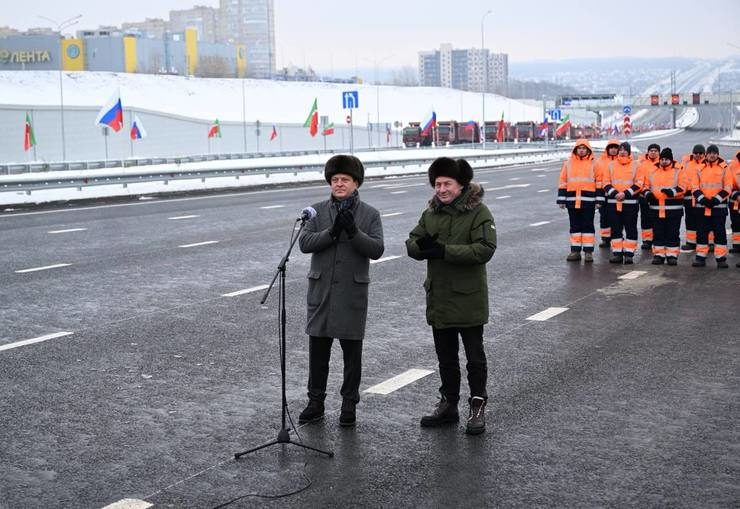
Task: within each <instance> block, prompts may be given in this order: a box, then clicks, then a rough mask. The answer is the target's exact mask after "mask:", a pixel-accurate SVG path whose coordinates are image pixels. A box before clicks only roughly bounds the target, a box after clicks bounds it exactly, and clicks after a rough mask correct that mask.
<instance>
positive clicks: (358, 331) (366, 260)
mask: <svg viewBox="0 0 740 509" xmlns="http://www.w3.org/2000/svg"><path fill="white" fill-rule="evenodd" d="M364 176H365V168H364V167H363V166H362V163H361V162H360V160H359V159H358V158H356V157H354V156H350V155H336V156H334V157H332V158H331V159H329V160H328V161H327V162H326V165H325V167H324V177H325V178H326V181H327V182H328V183H329V185H330V186H331V197H330V198H329V199H328V200H326V201H323V202H320V203H316V204H314V205H313V208H315V209H316V212H317V214H316V217H314V218H313V219H311V220H310V221H308V223H306V227H305V229H304V230H303V233H302V234H301V238H300V240H299V246H300V248H301V251H302V252H304V253H311V268H310V270H309V271H308V296H307V299H306V301H307V308H308V309H307V310H308V319H307V325H306V333H307V334H308V335H309V345H308V352H309V353H308V357H309V359H308V405H307V406H306V408H305V410H303V412H301V415H300V417H299V419H298V422H299V424H305V423H307V422H312V421H315V420H318V419H320V418H321V417H323V416H324V399H325V398H326V380H327V378H328V376H329V359H330V356H331V346H332V343H333V339H334V338H337V339H339V343H340V344H341V346H342V353H343V354H344V382H343V383H342V388H341V390H340V393H341V395H342V411H341V414H340V416H339V424H340V425H342V426H353V425H354V424H355V406H356V405H357V403H358V402H359V401H360V390H359V389H360V379H361V376H362V340H363V339H364V337H365V321H366V319H367V296H368V284H369V283H370V277H369V268H370V259H373V260H377V259H378V258H380V257H381V255H382V254H383V250H384V246H383V226H382V224H381V221H380V213H379V212H378V211H377V210H376V209H374V208H373V207H371V206H370V205H368V204H366V203H364V202H362V201H361V200H360V195H359V193H358V191H357V189H358V188H359V187H360V186H361V185H362V181H363V178H364Z"/></svg>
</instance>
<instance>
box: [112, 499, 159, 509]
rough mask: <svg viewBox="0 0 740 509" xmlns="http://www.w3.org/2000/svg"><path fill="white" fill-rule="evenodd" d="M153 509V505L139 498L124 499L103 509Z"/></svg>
mask: <svg viewBox="0 0 740 509" xmlns="http://www.w3.org/2000/svg"><path fill="white" fill-rule="evenodd" d="M149 507H152V504H150V503H149V502H147V501H146V500H139V499H138V498H124V499H122V500H119V501H118V502H113V503H112V504H109V505H107V506H105V507H103V509H147V508H149Z"/></svg>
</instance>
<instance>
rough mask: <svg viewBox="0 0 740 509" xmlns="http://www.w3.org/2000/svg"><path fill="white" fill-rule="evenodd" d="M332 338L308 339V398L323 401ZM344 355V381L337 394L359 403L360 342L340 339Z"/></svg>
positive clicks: (360, 376) (310, 337)
mask: <svg viewBox="0 0 740 509" xmlns="http://www.w3.org/2000/svg"><path fill="white" fill-rule="evenodd" d="M333 341H334V340H333V339H332V338H322V337H317V336H309V337H308V397H309V399H316V400H320V401H324V398H326V380H327V378H328V377H329V359H330V358H331V345H332V343H333ZM339 344H340V345H342V353H343V354H344V381H343V383H342V388H341V389H340V391H339V393H340V394H341V395H342V398H344V399H349V400H351V401H354V402H355V403H357V402H359V401H360V380H361V379H362V341H357V340H354V339H340V340H339Z"/></svg>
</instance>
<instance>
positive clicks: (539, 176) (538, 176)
mask: <svg viewBox="0 0 740 509" xmlns="http://www.w3.org/2000/svg"><path fill="white" fill-rule="evenodd" d="M545 177H547V175H537V178H545Z"/></svg>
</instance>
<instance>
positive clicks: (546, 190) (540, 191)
mask: <svg viewBox="0 0 740 509" xmlns="http://www.w3.org/2000/svg"><path fill="white" fill-rule="evenodd" d="M537 192H538V193H549V192H550V190H549V189H540V190H539V191H537Z"/></svg>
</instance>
